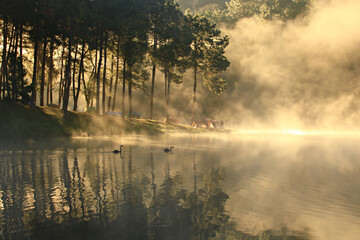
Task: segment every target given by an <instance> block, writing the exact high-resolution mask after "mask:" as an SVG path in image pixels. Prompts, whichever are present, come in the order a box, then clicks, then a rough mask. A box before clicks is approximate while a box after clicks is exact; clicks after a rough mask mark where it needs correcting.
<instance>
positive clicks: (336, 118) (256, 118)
mask: <svg viewBox="0 0 360 240" xmlns="http://www.w3.org/2000/svg"><path fill="white" fill-rule="evenodd" d="M359 11H360V2H359V1H351V0H349V1H340V0H334V1H318V2H317V3H315V4H314V6H313V8H312V10H311V13H310V14H309V16H307V17H305V18H303V17H300V18H298V19H296V20H294V21H290V22H287V23H283V22H280V21H261V20H259V19H254V18H251V19H242V20H240V21H239V22H238V23H237V24H236V26H235V27H234V28H233V29H223V32H224V33H225V34H228V35H229V37H230V45H229V47H228V48H227V50H226V52H227V57H228V59H229V61H230V62H231V66H230V69H229V71H228V72H227V73H226V76H227V78H228V79H232V81H231V83H230V86H229V89H228V90H227V91H226V92H225V95H226V94H229V95H230V96H228V97H227V100H228V101H227V102H226V105H228V107H226V108H224V109H223V111H222V115H223V116H227V119H228V122H229V123H230V121H231V123H232V124H234V125H235V126H238V127H241V128H259V127H261V128H276V129H282V128H290V129H307V130H314V129H319V130H353V129H358V128H359V122H360V121H359V120H360V119H359V116H360V111H359V107H360V104H359V103H360V101H359V100H360V99H359V95H360V88H359V86H360V84H359V82H360V29H359V26H360V15H359V14H358V13H359ZM225 98H226V96H225Z"/></svg>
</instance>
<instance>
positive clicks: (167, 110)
mask: <svg viewBox="0 0 360 240" xmlns="http://www.w3.org/2000/svg"><path fill="white" fill-rule="evenodd" d="M167 83H168V87H167V98H166V122H167V123H168V122H169V103H170V83H171V74H170V73H168V76H167Z"/></svg>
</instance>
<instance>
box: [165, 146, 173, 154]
mask: <svg viewBox="0 0 360 240" xmlns="http://www.w3.org/2000/svg"><path fill="white" fill-rule="evenodd" d="M173 149H174V147H173V146H171V147H170V148H165V149H164V150H163V151H164V152H165V153H171V154H174V153H173V151H172V150H173Z"/></svg>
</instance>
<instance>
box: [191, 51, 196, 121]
mask: <svg viewBox="0 0 360 240" xmlns="http://www.w3.org/2000/svg"><path fill="white" fill-rule="evenodd" d="M196 74H197V61H196V57H195V58H194V91H193V104H192V111H191V124H193V123H194V120H195V102H196Z"/></svg>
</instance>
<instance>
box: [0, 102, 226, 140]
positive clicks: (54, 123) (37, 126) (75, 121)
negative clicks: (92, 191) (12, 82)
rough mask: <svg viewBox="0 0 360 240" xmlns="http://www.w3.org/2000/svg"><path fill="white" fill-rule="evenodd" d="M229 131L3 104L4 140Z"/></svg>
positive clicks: (0, 134) (1, 128)
mask: <svg viewBox="0 0 360 240" xmlns="http://www.w3.org/2000/svg"><path fill="white" fill-rule="evenodd" d="M209 131H211V132H214V131H215V132H227V131H228V130H225V129H205V128H193V127H191V126H189V125H182V124H167V123H164V122H162V121H158V120H149V119H130V118H126V119H122V118H121V117H118V116H106V115H105V116H102V115H95V114H90V113H80V112H73V111H69V112H67V114H66V115H64V112H63V111H62V110H61V109H58V108H54V107H30V106H25V105H22V104H16V103H0V138H1V139H14V138H25V139H37V138H53V137H77V136H101V135H106V136H110V135H124V134H132V133H136V134H145V135H159V134H163V133H171V132H179V133H180V132H181V133H205V132H209Z"/></svg>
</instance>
